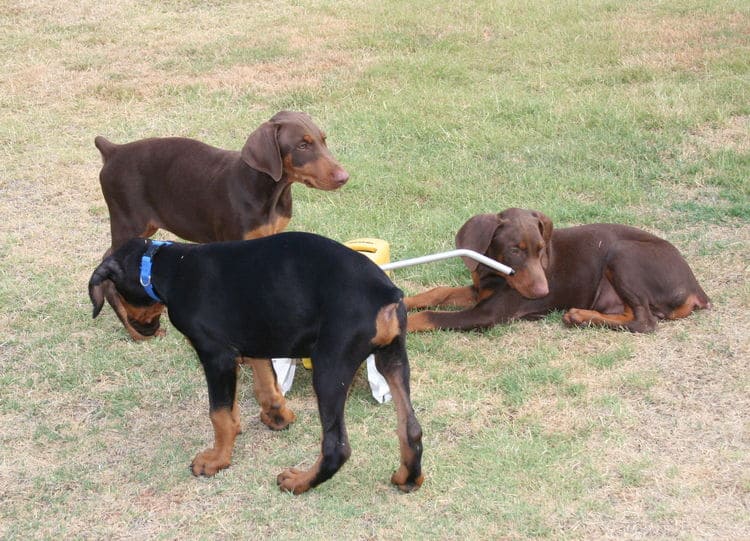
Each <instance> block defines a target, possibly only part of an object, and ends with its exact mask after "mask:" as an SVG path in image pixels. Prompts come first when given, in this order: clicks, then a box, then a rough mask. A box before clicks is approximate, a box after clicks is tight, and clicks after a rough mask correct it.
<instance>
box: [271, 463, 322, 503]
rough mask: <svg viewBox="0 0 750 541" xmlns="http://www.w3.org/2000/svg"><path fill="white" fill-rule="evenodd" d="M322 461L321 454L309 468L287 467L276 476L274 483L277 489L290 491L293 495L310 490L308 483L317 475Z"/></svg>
mask: <svg viewBox="0 0 750 541" xmlns="http://www.w3.org/2000/svg"><path fill="white" fill-rule="evenodd" d="M322 462H323V455H320V456H319V457H318V460H317V461H316V462H315V464H313V466H312V468H310V469H309V470H298V469H297V468H287V469H285V470H284V471H282V472H281V473H280V474H279V475H278V476H277V477H276V484H277V485H279V489H281V490H286V491H287V492H291V493H292V494H294V495H298V494H302V493H303V492H307V491H308V490H310V484H311V483H312V482H313V481H314V480H315V478H316V477H317V476H318V472H319V471H320V464H321V463H322Z"/></svg>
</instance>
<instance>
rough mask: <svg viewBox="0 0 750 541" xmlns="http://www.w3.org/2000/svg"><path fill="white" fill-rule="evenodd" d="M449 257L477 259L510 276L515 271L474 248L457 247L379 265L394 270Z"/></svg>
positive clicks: (384, 268)
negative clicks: (447, 250) (456, 248)
mask: <svg viewBox="0 0 750 541" xmlns="http://www.w3.org/2000/svg"><path fill="white" fill-rule="evenodd" d="M451 257H470V258H471V259H473V260H475V261H479V262H480V263H481V264H482V265H487V266H488V267H491V268H493V269H495V270H496V271H498V272H502V273H503V274H507V275H509V276H512V275H513V274H515V272H516V271H514V270H513V269H511V268H510V267H508V266H507V265H503V264H502V263H499V262H498V261H495V260H494V259H490V258H489V257H487V256H485V255H482V254H480V253H479V252H475V251H474V250H467V249H466V248H459V249H458V250H450V251H449V252H439V253H437V254H430V255H424V256H422V257H413V258H411V259H404V260H402V261H394V262H393V263H386V264H385V265H380V268H381V269H383V270H386V271H388V270H395V269H401V268H403V267H411V266H412V265H421V264H422V263H432V262H433V261H440V260H441V259H449V258H451Z"/></svg>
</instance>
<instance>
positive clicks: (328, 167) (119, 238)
mask: <svg viewBox="0 0 750 541" xmlns="http://www.w3.org/2000/svg"><path fill="white" fill-rule="evenodd" d="M95 144H96V147H97V148H98V149H99V151H100V152H101V155H102V160H103V161H104V166H103V167H102V170H101V173H100V174H99V179H100V181H101V186H102V193H103V194H104V199H105V200H106V202H107V207H108V208H109V218H110V227H111V233H112V245H111V247H110V249H109V250H107V252H106V254H105V257H106V256H108V255H109V254H111V253H112V251H113V250H116V249H117V248H118V247H119V246H121V245H122V244H123V243H124V242H125V241H126V240H128V239H130V238H132V237H150V236H151V235H153V234H154V233H155V232H156V231H157V230H158V229H166V230H168V231H171V232H172V233H174V234H175V235H177V236H179V237H181V238H183V239H185V240H189V241H193V242H201V243H203V242H211V241H224V240H242V239H253V238H259V237H264V236H267V235H271V234H274V233H278V232H280V231H282V230H283V229H284V228H285V227H286V225H287V224H288V223H289V220H290V218H291V216H292V191H291V186H292V184H293V183H294V182H301V183H303V184H305V185H306V186H309V187H312V188H318V189H321V190H335V189H337V188H340V187H341V186H343V185H344V184H345V183H346V181H347V180H348V179H349V174H348V173H347V172H346V170H345V169H344V168H343V167H341V165H339V163H338V162H337V161H336V160H335V159H334V157H333V156H332V155H331V153H330V151H329V150H328V147H327V146H326V136H325V134H324V133H323V132H322V131H321V130H320V128H318V127H317V126H316V125H315V124H314V123H313V121H312V119H311V118H310V117H309V116H308V115H307V114H305V113H299V112H290V111H281V112H279V113H277V114H276V115H274V116H273V117H272V118H271V119H270V120H269V121H267V122H264V123H263V124H262V125H261V126H260V127H259V128H258V129H256V130H255V131H254V132H252V133H251V134H250V136H249V137H248V138H247V142H246V143H245V146H244V147H242V150H241V151H240V152H237V151H231V150H223V149H219V148H215V147H212V146H209V145H207V144H205V143H202V142H200V141H196V140H193V139H186V138H181V137H167V138H153V139H142V140H139V141H134V142H132V143H126V144H122V145H117V144H114V143H111V142H110V141H108V140H107V139H105V138H104V137H101V136H99V137H97V138H96V139H95ZM105 290H106V298H107V301H108V302H109V303H110V304H111V305H112V308H113V309H114V310H115V313H117V315H118V317H119V318H120V320H121V321H122V323H123V325H124V326H125V328H126V329H127V331H128V332H129V333H130V335H131V336H132V337H133V338H134V339H136V340H140V339H142V338H144V337H145V335H144V334H143V333H142V332H141V330H139V329H138V322H137V320H134V319H132V318H129V317H128V312H127V311H126V310H125V309H124V307H123V306H122V300H121V299H120V298H119V296H118V295H117V292H116V291H115V290H114V289H113V288H112V287H111V285H108V286H106V287H105ZM151 309H152V310H162V309H163V307H162V306H160V305H159V306H155V307H151Z"/></svg>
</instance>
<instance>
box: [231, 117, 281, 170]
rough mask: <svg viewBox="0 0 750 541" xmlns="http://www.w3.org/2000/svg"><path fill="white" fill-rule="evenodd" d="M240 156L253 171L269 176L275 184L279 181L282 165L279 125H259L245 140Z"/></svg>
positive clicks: (265, 123)
mask: <svg viewBox="0 0 750 541" xmlns="http://www.w3.org/2000/svg"><path fill="white" fill-rule="evenodd" d="M241 155H242V159H243V160H244V162H245V163H246V164H247V165H249V166H250V167H252V168H253V169H257V170H258V171H261V172H263V173H265V174H267V175H269V176H270V177H271V178H273V179H274V180H275V181H276V182H278V181H279V180H281V175H282V173H283V164H282V163H281V149H280V148H279V124H278V123H276V122H272V121H268V122H264V123H263V124H261V125H260V127H259V128H258V129H257V130H255V131H254V132H253V133H251V134H250V135H249V137H248V138H247V141H246V142H245V146H244V147H242V152H241Z"/></svg>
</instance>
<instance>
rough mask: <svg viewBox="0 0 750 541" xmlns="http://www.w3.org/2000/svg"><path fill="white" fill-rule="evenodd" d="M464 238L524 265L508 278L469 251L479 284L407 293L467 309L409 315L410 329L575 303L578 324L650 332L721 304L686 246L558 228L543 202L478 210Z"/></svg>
mask: <svg viewBox="0 0 750 541" xmlns="http://www.w3.org/2000/svg"><path fill="white" fill-rule="evenodd" d="M456 246H457V247H459V248H468V249H471V250H475V251H477V252H479V253H482V254H484V255H486V256H487V257H490V258H492V259H494V260H496V261H500V262H501V263H504V264H506V265H508V266H510V267H511V268H513V269H514V270H515V274H514V275H512V276H502V275H500V274H498V273H497V272H495V271H494V270H492V269H490V268H488V267H486V266H484V265H481V264H478V263H477V262H476V261H474V260H472V259H468V258H464V262H465V263H466V265H467V267H468V268H469V271H470V272H471V276H472V281H473V285H471V286H467V287H438V288H435V289H432V290H430V291H427V292H425V293H421V294H419V295H415V296H413V297H408V298H406V299H405V303H406V306H407V307H408V308H409V309H419V308H427V307H431V306H457V307H460V308H463V310H459V311H429V310H425V311H421V312H416V313H412V314H409V323H408V328H409V330H410V331H423V330H429V329H459V330H468V329H479V328H487V327H491V326H493V325H496V324H498V323H502V322H507V321H510V320H513V319H537V318H540V317H542V316H544V315H545V314H548V313H549V312H551V311H553V310H567V312H566V313H565V314H564V316H563V321H564V322H565V323H566V324H568V325H602V326H607V327H612V328H625V329H628V330H630V331H633V332H650V331H653V330H654V329H655V328H656V322H657V320H658V319H678V318H683V317H686V316H688V315H690V314H691V313H692V312H693V310H695V309H701V308H709V307H710V305H711V303H710V301H709V298H708V296H707V295H706V294H705V292H704V291H703V289H702V288H701V286H700V285H699V284H698V282H697V280H696V279H695V276H694V275H693V272H692V270H691V269H690V267H689V266H688V264H687V262H686V261H685V259H684V258H683V257H682V255H681V254H680V252H679V251H678V250H677V248H675V247H674V246H673V245H672V244H670V243H669V242H667V241H666V240H664V239H661V238H659V237H656V236H655V235H652V234H650V233H648V232H646V231H643V230H641V229H637V228H634V227H629V226H625V225H619V224H589V225H581V226H577V227H567V228H562V229H555V230H553V227H552V221H551V220H550V219H549V218H548V217H547V216H545V215H544V214H542V213H541V212H538V211H534V210H524V209H517V208H511V209H507V210H505V211H503V212H501V213H499V214H481V215H478V216H474V217H473V218H471V219H470V220H469V221H468V222H466V223H465V224H464V225H463V227H461V229H460V230H459V232H458V234H457V235H456Z"/></svg>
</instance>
